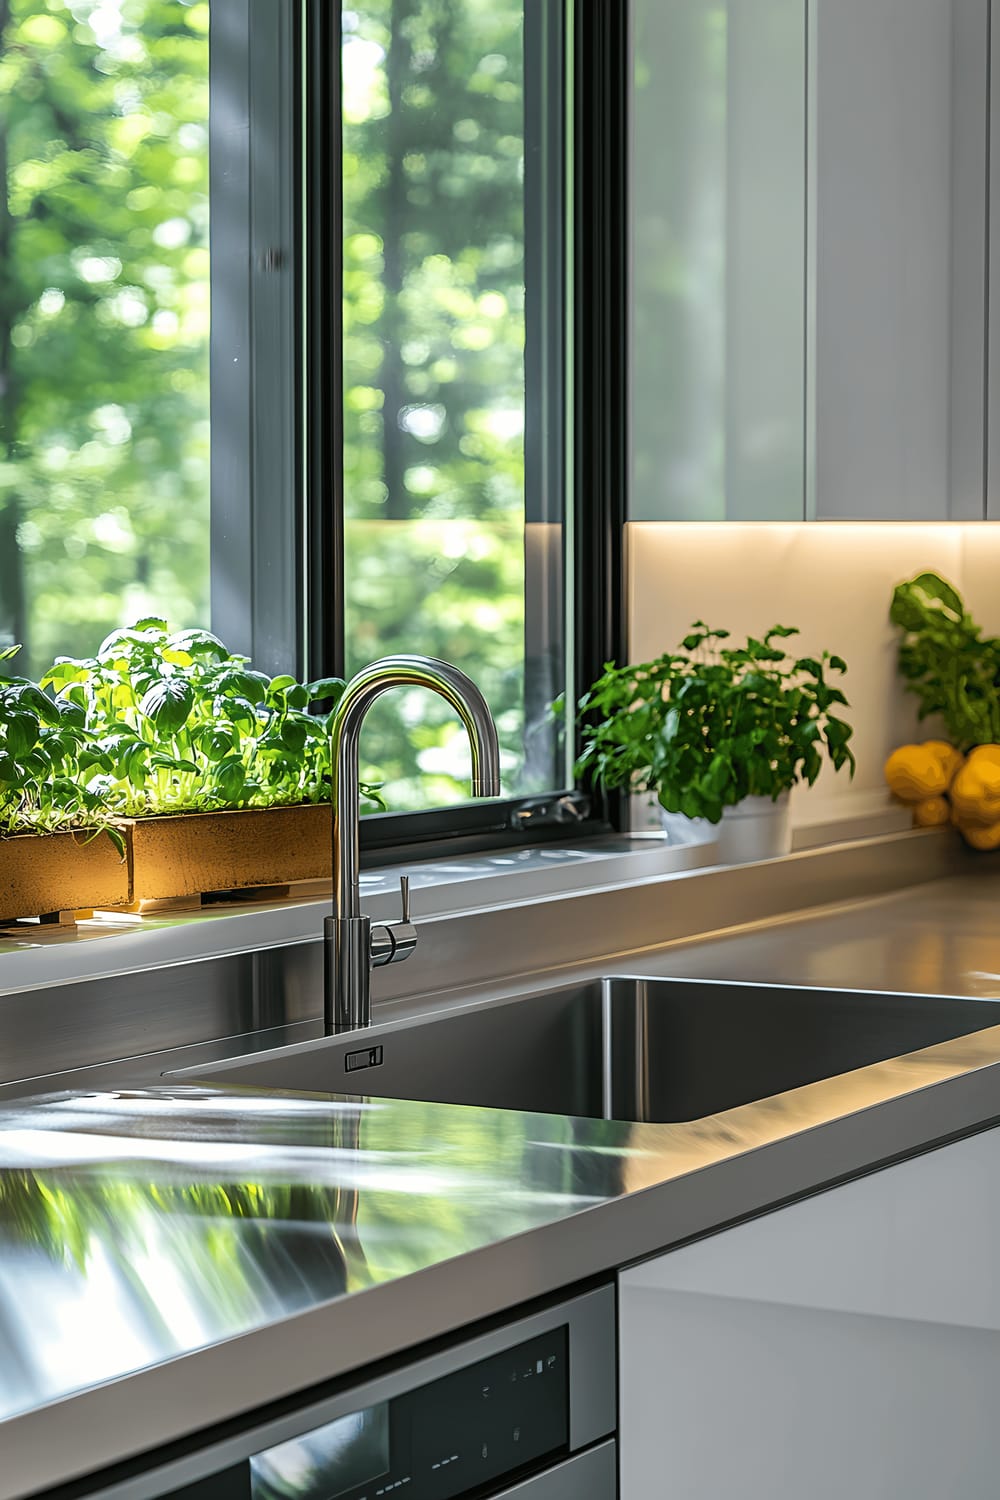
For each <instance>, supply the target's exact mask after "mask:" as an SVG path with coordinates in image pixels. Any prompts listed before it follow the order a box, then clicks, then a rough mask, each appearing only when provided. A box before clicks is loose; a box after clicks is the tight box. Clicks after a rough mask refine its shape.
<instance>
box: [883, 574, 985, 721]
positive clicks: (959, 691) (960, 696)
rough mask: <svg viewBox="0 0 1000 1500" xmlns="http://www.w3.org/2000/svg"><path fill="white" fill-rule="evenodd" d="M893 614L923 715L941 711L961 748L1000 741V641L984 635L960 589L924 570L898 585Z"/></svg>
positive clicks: (905, 671) (903, 665)
mask: <svg viewBox="0 0 1000 1500" xmlns="http://www.w3.org/2000/svg"><path fill="white" fill-rule="evenodd" d="M889 618H890V620H891V621H892V623H893V624H894V625H898V626H899V628H900V630H901V631H902V632H903V636H902V640H901V641H900V646H899V670H900V673H901V675H902V677H903V679H904V681H905V683H906V688H907V690H908V691H909V692H911V693H914V694H916V696H917V697H918V698H919V699H920V710H919V717H920V718H921V719H926V718H929V717H930V716H931V715H932V714H937V715H939V716H940V717H941V719H942V720H943V721H944V726H945V729H946V731H947V734H948V738H949V739H950V741H951V742H952V744H953V745H955V747H956V748H957V749H959V750H969V749H971V748H972V746H973V745H992V744H1000V640H998V639H997V638H996V637H993V636H987V635H984V634H983V632H982V630H981V629H980V628H979V626H978V625H977V624H976V622H975V621H974V620H973V618H972V616H971V615H970V614H968V613H967V611H966V608H965V604H964V603H963V601H962V596H961V595H960V594H959V592H958V590H957V589H955V588H953V587H952V585H951V584H950V583H948V582H946V580H945V579H943V578H941V577H939V575H938V574H937V573H919V574H918V575H917V577H916V578H911V579H910V580H909V581H908V582H906V583H901V584H899V585H898V586H897V587H896V588H895V589H894V591H893V595H892V604H891V606H890V609H889Z"/></svg>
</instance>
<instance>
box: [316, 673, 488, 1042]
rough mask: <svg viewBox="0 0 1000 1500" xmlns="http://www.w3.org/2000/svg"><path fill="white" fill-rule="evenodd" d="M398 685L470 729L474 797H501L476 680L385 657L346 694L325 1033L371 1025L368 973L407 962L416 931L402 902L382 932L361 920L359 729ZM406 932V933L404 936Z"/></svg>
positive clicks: (339, 728)
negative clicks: (419, 691)
mask: <svg viewBox="0 0 1000 1500" xmlns="http://www.w3.org/2000/svg"><path fill="white" fill-rule="evenodd" d="M396 687H422V688H429V689H430V690H431V692H434V693H437V694H438V696H439V697H440V698H443V699H444V700H445V702H446V703H449V704H450V705H451V706H452V708H454V710H455V712H456V713H457V714H458V716H459V718H460V719H461V721H462V723H463V724H464V725H465V729H466V733H467V734H468V736H469V745H470V747H471V750H472V795H473V796H474V797H498V796H499V795H500V746H499V743H498V740H497V731H496V725H495V724H494V722H493V715H492V714H491V713H490V710H489V706H488V705H487V702H486V699H485V698H484V697H483V695H482V693H481V692H480V691H479V689H478V688H477V687H476V685H475V683H474V682H473V681H472V680H471V678H469V677H467V676H466V675H465V673H464V672H462V671H460V670H459V668H458V667H454V666H452V665H451V663H450V662H446V661H437V660H435V659H434V658H433V657H429V656H386V657H383V658H382V660H381V661H376V662H372V664H371V666H370V667H364V668H363V669H362V670H361V671H360V672H358V674H357V675H356V676H355V677H352V678H351V680H350V682H349V683H348V684H347V686H346V688H345V689H344V693H343V696H342V698H341V700H340V703H339V705H338V707H337V712H336V714H335V715H334V719H333V727H332V730H331V760H332V764H333V914H332V916H330V917H328V918H327V920H326V961H325V983H326V994H325V1007H324V1009H325V1018H326V1030H327V1032H328V1033H331V1032H334V1031H349V1030H353V1029H354V1028H355V1027H358V1026H370V1025H371V970H372V968H373V967H379V966H381V965H382V964H387V963H397V962H399V961H400V960H401V959H404V958H408V957H409V955H410V953H412V952H413V949H414V948H415V947H416V930H415V928H413V926H412V924H411V923H410V920H409V911H408V910H407V909H406V908H407V907H408V900H407V898H406V897H405V896H404V913H403V922H402V923H394V924H388V925H385V926H380V927H379V928H377V929H376V937H375V940H374V941H373V934H372V926H371V921H370V919H369V918H368V917H363V916H362V915H361V895H360V875H359V870H360V864H359V853H358V826H359V821H360V789H359V785H358V758H359V747H360V738H361V726H362V725H363V723H364V721H365V718H366V717H367V714H368V710H369V709H370V708H371V706H372V704H373V703H375V702H377V700H378V699H379V698H381V696H382V694H383V693H387V692H389V691H390V689H392V688H396ZM404 929H405V930H404Z"/></svg>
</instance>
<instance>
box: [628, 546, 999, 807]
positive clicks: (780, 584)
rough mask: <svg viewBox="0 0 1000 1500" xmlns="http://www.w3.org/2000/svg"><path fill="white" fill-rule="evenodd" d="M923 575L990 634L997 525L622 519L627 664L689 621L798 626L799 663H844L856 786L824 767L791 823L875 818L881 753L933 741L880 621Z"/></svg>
mask: <svg viewBox="0 0 1000 1500" xmlns="http://www.w3.org/2000/svg"><path fill="white" fill-rule="evenodd" d="M929 569H931V570H934V571H935V572H938V573H941V574H942V575H943V576H944V577H945V578H947V579H949V580H950V581H951V582H952V583H954V584H955V585H956V586H957V587H958V588H959V589H960V590H961V591H962V593H963V594H964V595H965V598H966V604H967V607H968V608H969V609H970V610H971V612H972V614H973V615H974V616H975V617H976V618H977V619H978V620H979V622H980V624H981V625H983V626H984V627H985V628H986V629H987V630H990V631H995V632H997V633H998V634H1000V588H998V581H1000V526H994V525H990V524H981V523H980V524H970V525H957V524H937V525H934V524H928V525H911V524H907V523H902V522H892V523H883V524H879V523H874V522H862V523H858V524H855V525H847V524H837V523H828V524H824V523H821V522H809V523H805V524H798V525H784V524H777V523H770V522H768V523H759V524H746V525H740V524H733V523H715V524H705V525H699V524H695V523H690V522H689V523H683V522H680V523H670V522H632V523H631V524H630V525H629V527H628V582H629V591H628V629H629V659H630V660H631V661H642V660H644V659H646V658H648V657H650V656H655V655H657V654H658V653H659V652H661V651H663V650H666V649H667V648H668V647H670V646H673V645H676V643H677V642H678V641H679V640H680V638H681V636H683V635H684V634H685V633H686V630H687V627H688V626H689V625H690V623H691V622H692V621H693V620H697V619H703V620H706V621H707V622H708V624H709V625H712V626H718V627H721V628H725V629H727V630H730V631H731V632H732V633H733V635H734V636H739V635H742V636H743V637H745V636H746V635H747V634H751V635H759V634H760V633H761V632H763V631H764V630H766V629H767V628H768V626H770V625H774V624H781V625H796V626H798V627H799V628H800V630H801V632H802V634H801V636H800V637H799V638H798V642H797V643H798V644H799V645H800V646H801V648H802V653H803V654H806V653H808V654H815V653H817V652H820V651H823V650H828V651H834V652H836V653H837V654H838V655H840V656H843V657H844V659H845V660H846V662H847V665H848V668H849V670H848V673H847V675H846V678H845V679H844V683H843V686H844V691H845V692H846V694H847V697H848V699H849V701H850V704H851V708H850V710H849V711H846V717H848V718H849V719H850V720H851V722H852V723H853V724H854V728H855V737H854V741H853V747H854V752H855V754H856V756H857V759H858V770H857V775H856V777H855V779H854V781H853V783H852V782H850V781H848V779H847V777H846V775H844V774H843V773H842V774H841V775H840V776H834V775H833V773H832V771H830V769H829V768H827V769H826V770H824V772H823V774H822V776H821V777H820V779H819V781H818V782H817V784H816V786H815V788H813V789H812V790H809V789H808V788H805V787H802V788H797V789H796V791H795V793H794V794H793V802H792V812H793V818H794V821H795V822H796V823H797V824H802V823H818V822H824V821H826V820H827V819H829V818H833V817H841V816H843V817H848V816H852V815H863V814H865V813H867V812H869V811H872V812H874V811H877V810H878V809H880V808H884V807H886V806H888V805H889V797H888V793H887V792H886V790H885V786H884V783H883V781H882V764H883V762H884V760H885V758H886V756H887V755H888V753H889V751H890V750H892V749H893V748H894V747H895V746H896V745H900V744H904V743H906V742H907V741H908V740H912V739H926V738H929V737H930V736H931V735H932V734H933V733H934V732H935V726H934V725H932V724H928V725H926V726H918V725H917V720H916V712H915V708H916V700H915V699H914V698H912V697H911V696H909V695H907V694H905V693H904V692H903V689H902V685H901V683H900V681H899V678H898V677H897V674H896V667H895V657H896V641H897V632H896V631H895V629H894V628H893V627H892V626H891V625H890V623H889V618H888V610H889V601H890V596H891V593H892V588H893V585H894V584H896V583H898V582H900V581H902V580H903V579H905V578H912V577H913V575H914V574H915V573H919V572H923V571H926V570H929Z"/></svg>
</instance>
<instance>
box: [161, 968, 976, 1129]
mask: <svg viewBox="0 0 1000 1500" xmlns="http://www.w3.org/2000/svg"><path fill="white" fill-rule="evenodd" d="M996 1024H1000V1002H993V1001H989V1000H971V999H959V998H947V999H940V998H936V997H932V996H923V995H896V994H865V993H862V992H859V991H855V990H817V989H798V988H792V987H786V986H780V985H754V984H733V983H719V982H714V981H709V980H692V979H678V980H674V979H642V978H624V977H623V978H609V979H603V980H595V981H593V982H591V983H587V984H580V985H576V986H573V987H572V988H566V989H559V990H554V991H552V990H550V991H547V992H545V993H541V994H534V995H529V996H524V997H518V998H515V999H512V1000H504V1001H501V1002H491V1003H487V1004H483V1005H478V1006H475V1007H469V1008H466V1009H462V1010H458V1011H452V1012H450V1013H447V1012H446V1013H443V1014H442V1015H440V1016H430V1017H425V1018H423V1019H420V1020H416V1021H412V1022H408V1023H397V1024H389V1025H384V1026H376V1027H373V1028H371V1030H367V1031H361V1032H353V1033H348V1034H344V1035H341V1036H337V1037H330V1038H326V1039H323V1040H320V1041H314V1042H306V1043H301V1044H298V1045H294V1046H290V1047H283V1048H280V1049H277V1050H275V1051H271V1052H261V1053H257V1054H254V1055H252V1056H248V1057H241V1058H234V1059H231V1060H229V1061H227V1062H225V1063H221V1064H212V1065H211V1067H210V1069H208V1070H206V1069H205V1068H204V1067H202V1068H200V1069H193V1068H189V1069H185V1070H184V1076H187V1077H190V1076H191V1075H195V1076H197V1077H198V1078H199V1079H200V1080H205V1081H208V1080H210V1081H214V1082H218V1083H223V1084H231V1085H237V1086H240V1087H245V1086H249V1087H262V1088H275V1089H296V1090H305V1091H308V1092H311V1093H349V1094H364V1095H369V1096H373V1097H374V1096H382V1097H385V1098H395V1099H421V1100H426V1101H428V1102H432V1101H433V1102H439V1103H446V1104H471V1105H479V1106H488V1107H492V1108H497V1109H519V1110H529V1111H532V1112H535V1113H544V1114H566V1115H585V1116H596V1117H597V1118H606V1119H615V1120H630V1121H660V1122H680V1121H685V1120H697V1119H701V1118H703V1117H704V1116H706V1115H712V1114H718V1113H720V1112H721V1111H723V1110H727V1109H732V1108H733V1107H735V1106H736V1105H739V1104H748V1103H751V1102H754V1101H756V1100H760V1099H766V1098H770V1097H771V1096H772V1095H774V1094H780V1093H783V1092H785V1091H786V1090H787V1089H792V1088H797V1087H799V1086H801V1085H802V1084H807V1083H816V1082H818V1081H819V1080H820V1079H824V1078H833V1077H835V1076H837V1075H838V1074H841V1073H847V1072H850V1071H851V1070H852V1069H855V1068H861V1067H865V1066H867V1065H868V1064H870V1063H875V1062H883V1061H885V1060H886V1059H888V1058H892V1057H899V1056H902V1055H903V1054H905V1053H908V1052H916V1051H918V1050H920V1049H921V1048H923V1047H929V1046H933V1045H934V1044H935V1043H937V1042H943V1041H948V1040H951V1039H952V1038H954V1037H960V1036H965V1035H967V1034H968V1033H970V1032H973V1031H980V1030H982V1029H983V1028H984V1027H987V1026H993V1025H996Z"/></svg>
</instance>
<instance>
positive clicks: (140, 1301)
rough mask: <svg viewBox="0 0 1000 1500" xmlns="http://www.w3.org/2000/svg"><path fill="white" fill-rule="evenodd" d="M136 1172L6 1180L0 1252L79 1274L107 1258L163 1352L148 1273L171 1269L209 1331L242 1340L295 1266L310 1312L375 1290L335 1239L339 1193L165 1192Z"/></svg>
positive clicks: (174, 1186) (352, 1250)
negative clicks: (259, 1307)
mask: <svg viewBox="0 0 1000 1500" xmlns="http://www.w3.org/2000/svg"><path fill="white" fill-rule="evenodd" d="M134 1165H135V1164H133V1165H132V1170H131V1171H130V1172H129V1173H128V1174H126V1173H125V1172H121V1171H120V1170H119V1171H116V1168H115V1166H114V1164H113V1163H108V1164H105V1165H102V1166H99V1167H95V1168H88V1169H85V1170H83V1171H81V1169H80V1168H73V1169H69V1168H66V1169H61V1168H46V1169H45V1170H40V1171H31V1170H20V1169H18V1170H10V1169H0V1244H2V1243H4V1242H6V1243H8V1244H15V1245H24V1246H32V1247H36V1248H37V1249H39V1250H41V1251H42V1252H43V1253H44V1254H45V1255H46V1256H48V1258H49V1259H50V1260H51V1261H53V1262H55V1263H56V1264H57V1265H58V1264H69V1265H72V1266H73V1267H75V1268H76V1269H77V1270H78V1271H80V1272H81V1273H83V1274H86V1273H87V1271H88V1268H89V1266H90V1263H91V1261H92V1258H93V1255H94V1251H95V1249H96V1248H97V1247H100V1250H101V1253H102V1255H103V1257H104V1258H105V1259H106V1260H108V1261H110V1262H111V1263H112V1265H113V1267H114V1272H115V1276H116V1278H117V1279H118V1281H119V1284H120V1285H122V1286H123V1287H128V1289H129V1291H130V1293H131V1296H132V1298H133V1299H134V1301H135V1304H136V1306H137V1308H138V1307H141V1308H142V1310H143V1315H144V1317H145V1318H146V1319H148V1320H149V1321H150V1322H152V1323H154V1324H156V1326H157V1329H158V1335H159V1339H160V1341H161V1342H162V1343H163V1344H164V1345H165V1346H166V1347H171V1346H173V1345H174V1343H175V1337H176V1336H175V1333H174V1330H173V1329H172V1327H171V1325H170V1319H169V1309H167V1308H161V1307H160V1306H159V1305H158V1303H157V1301H156V1296H155V1290H156V1289H155V1275H154V1277H153V1283H152V1284H151V1283H150V1282H149V1281H148V1280H147V1278H146V1276H145V1275H144V1269H143V1268H144V1263H146V1262H147V1261H149V1262H150V1263H155V1262H157V1261H162V1259H163V1257H164V1256H167V1257H168V1258H170V1257H176V1260H177V1262H178V1264H179V1265H180V1266H182V1267H183V1270H184V1272H185V1281H184V1296H185V1298H186V1300H187V1301H188V1302H189V1303H190V1304H194V1305H195V1307H196V1309H197V1310H199V1311H200V1313H201V1315H202V1317H203V1318H204V1320H205V1323H206V1328H210V1329H212V1330H213V1331H222V1330H227V1329H231V1330H233V1331H235V1330H237V1329H239V1328H241V1327H242V1326H243V1325H244V1324H245V1321H246V1317H247V1312H248V1309H252V1308H253V1307H254V1306H255V1305H256V1304H257V1302H258V1301H260V1300H264V1299H266V1296H267V1294H268V1293H269V1291H270V1289H271V1287H272V1286H282V1285H284V1283H285V1281H286V1280H287V1278H288V1275H289V1268H290V1266H294V1276H295V1278H296V1281H297V1283H298V1284H300V1286H301V1290H302V1294H303V1300H305V1299H306V1297H307V1296H309V1295H312V1296H319V1297H334V1296H339V1295H341V1294H342V1293H343V1292H344V1291H346V1290H347V1288H348V1284H350V1286H351V1287H352V1289H360V1288H361V1287H363V1286H366V1285H367V1284H368V1283H369V1279H370V1278H369V1275H368V1272H367V1268H366V1264H365V1259H364V1254H363V1252H362V1250H361V1248H360V1246H358V1245H357V1244H356V1242H355V1236H354V1235H353V1234H349V1235H348V1236H346V1238H345V1240H343V1241H342V1239H341V1237H340V1233H339V1225H340V1213H339V1202H340V1198H341V1197H342V1194H341V1193H340V1192H339V1191H338V1189H336V1188H333V1187H326V1186H322V1187H313V1186H310V1185H308V1184H301V1183H300V1184H268V1183H254V1182H186V1183H185V1182H182V1181H170V1180H169V1178H170V1175H171V1174H170V1172H169V1169H166V1170H165V1169H164V1168H163V1167H161V1166H157V1165H153V1164H150V1166H149V1167H148V1168H147V1169H146V1171H145V1173H143V1172H142V1171H141V1170H140V1172H138V1173H136V1172H135V1170H134ZM143 1175H145V1176H146V1178H147V1179H148V1180H145V1181H143V1180H142V1177H143ZM174 1175H176V1169H175V1173H174ZM274 1229H276V1230H277V1233H274V1232H273V1230H274Z"/></svg>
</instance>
